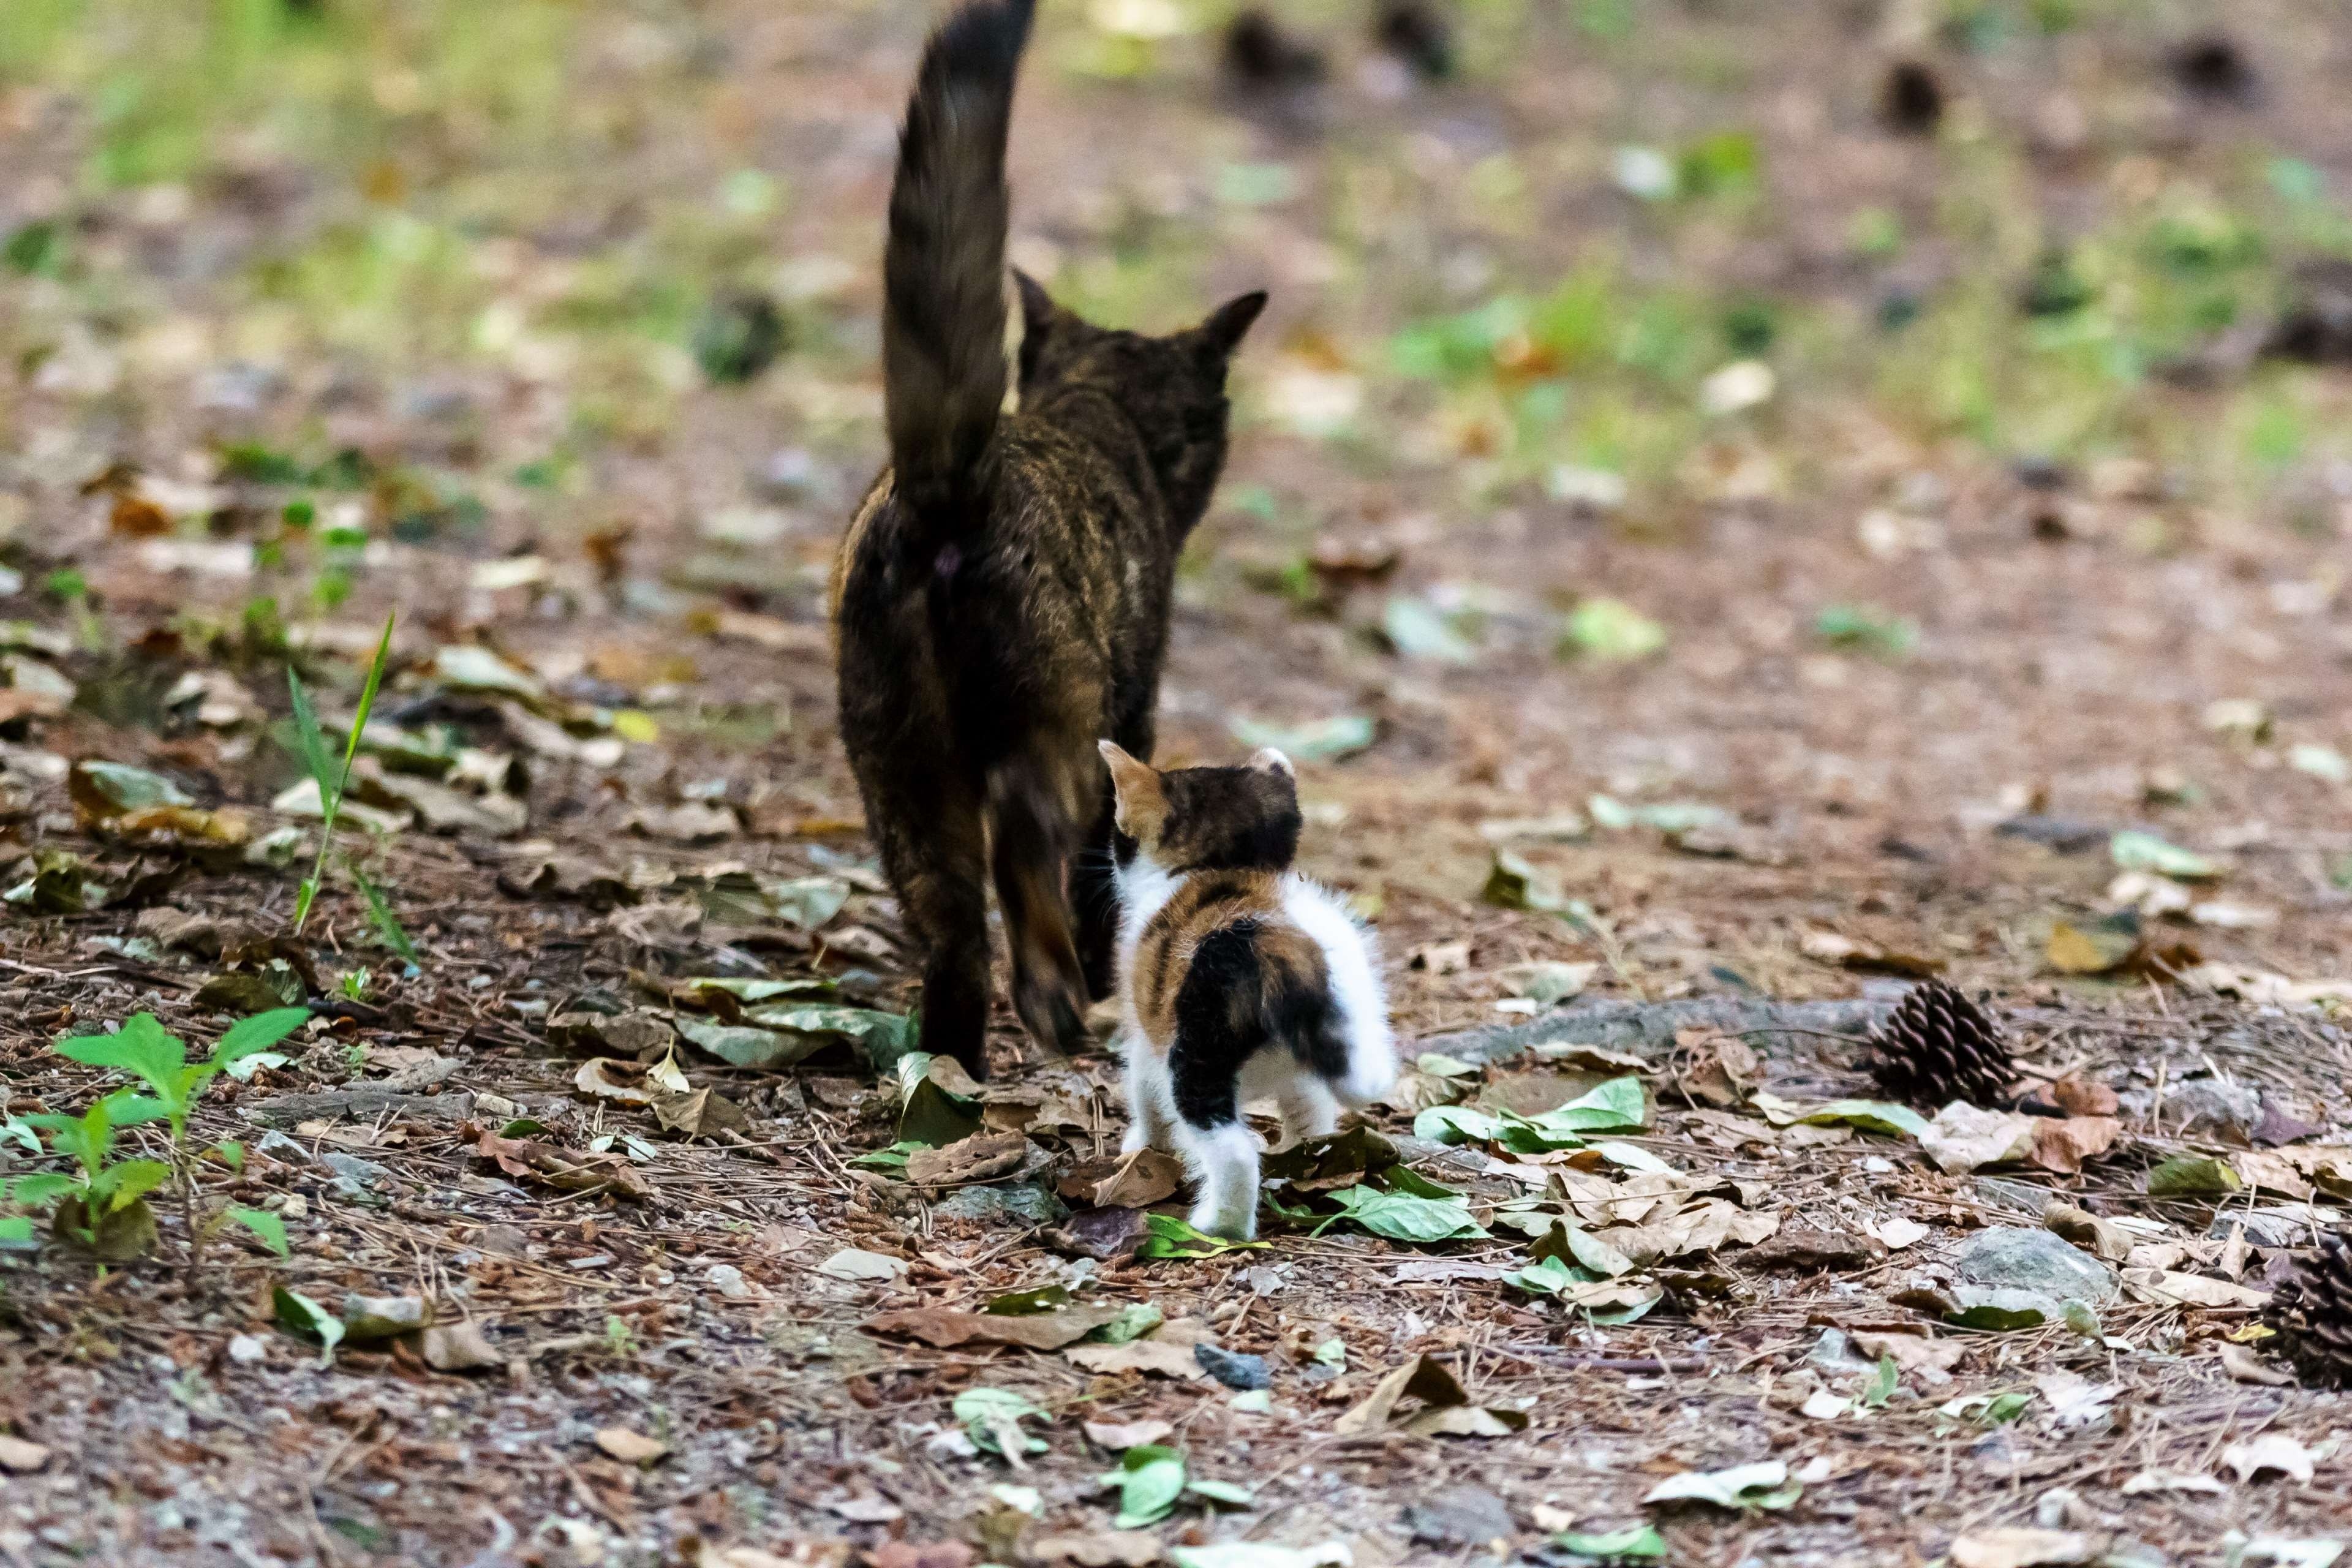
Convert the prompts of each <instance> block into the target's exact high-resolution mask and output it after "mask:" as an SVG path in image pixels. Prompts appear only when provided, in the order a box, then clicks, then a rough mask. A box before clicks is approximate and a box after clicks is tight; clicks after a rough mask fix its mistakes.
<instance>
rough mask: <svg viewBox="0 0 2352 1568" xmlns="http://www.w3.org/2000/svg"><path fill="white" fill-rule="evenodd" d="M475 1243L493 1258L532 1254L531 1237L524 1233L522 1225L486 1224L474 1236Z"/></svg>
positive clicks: (520, 1256) (528, 1255) (522, 1256)
mask: <svg viewBox="0 0 2352 1568" xmlns="http://www.w3.org/2000/svg"><path fill="white" fill-rule="evenodd" d="M474 1245H475V1246H477V1247H480V1248H481V1249H482V1250H483V1251H484V1252H487V1253H488V1254H489V1255H490V1256H491V1257H493V1258H528V1257H530V1237H528V1236H526V1235H524V1234H523V1231H522V1227H521V1226H512V1225H486V1226H483V1227H482V1233H481V1234H480V1235H479V1236H478V1237H475V1238H474Z"/></svg>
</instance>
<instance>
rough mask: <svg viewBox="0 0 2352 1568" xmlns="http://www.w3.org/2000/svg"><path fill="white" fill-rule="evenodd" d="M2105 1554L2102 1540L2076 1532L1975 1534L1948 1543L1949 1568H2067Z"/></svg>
mask: <svg viewBox="0 0 2352 1568" xmlns="http://www.w3.org/2000/svg"><path fill="white" fill-rule="evenodd" d="M2105 1550H2106V1542H2105V1537H2103V1536H2095V1535H2091V1534H2088V1533H2086V1532H2084V1531H2079V1530H2024V1529H2006V1530H1979V1531H1971V1532H1970V1533H1969V1534H1967V1535H1963V1536H1961V1537H1960V1538H1959V1539H1958V1540H1957V1541H1955V1542H1952V1568H2071V1565H2073V1564H2075V1563H2093V1562H2096V1561H2097V1560H2098V1557H2099V1554H2100V1553H2101V1552H2105Z"/></svg>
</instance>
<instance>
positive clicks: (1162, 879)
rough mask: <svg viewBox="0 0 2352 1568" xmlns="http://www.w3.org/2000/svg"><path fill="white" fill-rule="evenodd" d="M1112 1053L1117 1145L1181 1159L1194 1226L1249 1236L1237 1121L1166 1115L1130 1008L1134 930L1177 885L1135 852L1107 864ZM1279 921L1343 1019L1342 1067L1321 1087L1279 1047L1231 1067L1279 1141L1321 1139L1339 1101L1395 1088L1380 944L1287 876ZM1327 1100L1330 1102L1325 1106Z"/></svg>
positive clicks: (1363, 1100) (1330, 902)
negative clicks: (1115, 1012) (1112, 884)
mask: <svg viewBox="0 0 2352 1568" xmlns="http://www.w3.org/2000/svg"><path fill="white" fill-rule="evenodd" d="M1117 878H1118V902H1119V932H1118V1004H1119V1016H1120V1021H1121V1029H1120V1049H1121V1051H1122V1053H1123V1054H1124V1055H1125V1057H1126V1058H1127V1099H1128V1117H1129V1120H1128V1128H1127V1138H1126V1142H1125V1143H1124V1145H1123V1147H1124V1148H1126V1149H1127V1150H1128V1151H1129V1152H1132V1151H1134V1150H1137V1149H1141V1148H1146V1147H1150V1148H1155V1149H1161V1150H1166V1151H1169V1152H1173V1153H1177V1154H1181V1156H1183V1159H1184V1163H1185V1164H1186V1165H1187V1166H1189V1167H1190V1168H1191V1170H1192V1175H1193V1178H1194V1180H1195V1181H1196V1182H1197V1183H1198V1184H1199V1188H1198V1195H1197V1197H1196V1198H1195V1201H1194V1203H1193V1207H1192V1226H1193V1228H1194V1229H1196V1230H1203V1231H1208V1232H1210V1233H1212V1234H1214V1235H1218V1236H1231V1237H1243V1238H1244V1239H1246V1238H1249V1237H1255V1235H1256V1234H1257V1194H1258V1141H1257V1135H1256V1134H1255V1133H1254V1132H1252V1131H1250V1130H1249V1127H1248V1124H1247V1123H1245V1122H1242V1121H1234V1122H1231V1123H1228V1124H1226V1125H1224V1126H1222V1127H1215V1128H1206V1127H1194V1126H1192V1125H1191V1124H1189V1123H1187V1122H1186V1121H1184V1119H1183V1118H1182V1117H1181V1116H1180V1115H1179V1114H1178V1113H1177V1110H1176V1100H1175V1091H1174V1088H1173V1086H1172V1085H1171V1083H1170V1081H1169V1077H1168V1063H1167V1059H1166V1058H1164V1057H1163V1056H1161V1055H1160V1052H1159V1051H1157V1050H1155V1049H1153V1048H1152V1046H1151V1043H1150V1040H1149V1039H1148V1038H1147V1037H1146V1036H1145V1035H1144V1032H1143V1025H1142V1020H1141V1019H1140V1018H1139V1016H1137V1013H1136V1010H1135V986H1134V984H1133V981H1134V974H1135V952H1136V948H1137V946H1138V944H1139V942H1141V940H1142V937H1143V928H1144V927H1145V926H1147V925H1149V924H1150V921H1151V917H1152V916H1154V915H1156V914H1158V913H1159V912H1160V910H1161V909H1163V908H1164V907H1166V905H1167V903H1168V900H1170V899H1171V898H1173V897H1174V896H1175V894H1176V891H1177V889H1180V888H1181V887H1182V886H1183V885H1184V882H1185V878H1184V877H1181V876H1171V875H1169V874H1168V873H1167V872H1166V871H1164V870H1162V869H1161V868H1160V867H1158V866H1156V865H1153V864H1152V863H1151V861H1150V858H1149V857H1147V856H1143V855H1138V856H1137V857H1136V858H1134V859H1133V860H1131V861H1130V862H1129V863H1128V864H1127V865H1125V866H1121V867H1119V868H1118V872H1117ZM1282 913H1283V915H1284V917H1285V918H1286V919H1287V920H1288V921H1291V923H1293V924H1294V925H1296V926H1297V927H1298V928H1299V930H1301V931H1305V932H1306V933H1307V936H1308V938H1309V939H1311V940H1312V941H1313V942H1314V943H1315V945H1316V946H1317V948H1318V949H1319V950H1321V952H1322V954H1323V966H1324V972H1325V973H1327V974H1328V975H1329V977H1330V983H1331V994H1332V1000H1333V1001H1334V1002H1335V1003H1336V1004H1337V1005H1338V1006H1339V1012H1340V1015H1341V1016H1342V1018H1343V1020H1344V1029H1345V1033H1346V1036H1347V1040H1348V1070H1347V1072H1346V1074H1345V1075H1344V1076H1343V1077H1341V1078H1340V1079H1338V1080H1337V1081H1327V1080H1326V1079H1323V1078H1321V1077H1319V1076H1318V1075H1317V1074H1315V1073H1313V1072H1310V1071H1308V1070H1307V1069H1306V1068H1303V1067H1301V1066H1300V1065H1299V1064H1298V1061H1297V1058H1295V1057H1293V1056H1291V1055H1290V1054H1289V1053H1288V1052H1287V1051H1284V1050H1280V1049H1268V1050H1262V1051H1260V1052H1258V1053H1257V1054H1256V1055H1255V1056H1254V1057H1252V1058H1250V1059H1249V1060H1248V1061H1247V1062H1245V1063H1244V1064H1243V1066H1242V1072H1241V1086H1240V1091H1239V1092H1240V1099H1241V1100H1242V1101H1243V1102H1244V1103H1246V1102H1248V1101H1250V1100H1261V1099H1271V1100H1274V1101H1275V1102H1276V1104H1277V1105H1279V1106H1280V1107H1281V1110H1282V1131H1283V1141H1284V1142H1286V1143H1287V1142H1293V1141H1295V1140H1297V1139H1300V1138H1316V1137H1321V1136H1323V1135H1325V1134H1327V1133H1329V1132H1331V1131H1335V1130H1336V1129H1337V1127H1338V1125H1339V1105H1338V1103H1337V1101H1338V1100H1345V1101H1346V1102H1347V1103H1349V1104H1350V1105H1366V1104H1370V1102H1371V1101H1373V1100H1378V1099H1380V1098H1381V1096H1382V1095H1384V1094H1386V1093H1388V1092H1389V1090H1390V1089H1391V1088H1392V1087H1394V1085H1395V1083H1396V1073H1397V1063H1396V1041H1395V1037H1393V1036H1392V1035H1391V1033H1390V1030H1389V1010H1388V996H1387V993H1386V991H1385V990H1384V989H1383V988H1382V986H1381V972H1380V959H1379V948H1378V945H1377V943H1376V942H1375V940H1374V938H1373V936H1372V933H1371V932H1370V931H1367V930H1366V929H1365V928H1364V926H1363V924H1362V922H1361V921H1358V920H1357V919H1356V917H1355V916H1354V915H1353V914H1351V913H1349V910H1348V908H1347V906H1346V905H1345V904H1343V903H1341V902H1340V901H1339V896H1338V895H1337V894H1335V893H1333V892H1332V891H1331V890H1330V889H1328V888H1325V887H1323V886H1321V885H1320V884H1318V883H1317V882H1315V881H1313V880H1312V879H1308V878H1306V877H1303V876H1300V875H1299V874H1298V873H1297V872H1296V871H1291V872H1286V873H1285V874H1284V876H1283V879H1282ZM1335 1097H1336V1098H1335Z"/></svg>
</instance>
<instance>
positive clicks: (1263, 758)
mask: <svg viewBox="0 0 2352 1568" xmlns="http://www.w3.org/2000/svg"><path fill="white" fill-rule="evenodd" d="M1249 765H1250V766H1251V767H1253V768H1255V769H1256V770H1257V771H1258V772H1259V773H1280V774H1281V775H1282V776H1283V777H1284V778H1286V779H1295V778H1297V776H1298V770H1297V768H1294V767H1292V766H1291V765H1290V759H1289V758H1288V757H1286V756H1284V755H1283V754H1282V753H1281V752H1278V751H1276V750H1275V749H1274V748H1273V747H1272V746H1268V747H1266V748H1265V750H1264V751H1262V752H1258V754H1257V755H1255V756H1254V757H1252V758H1251V759H1250V760H1249Z"/></svg>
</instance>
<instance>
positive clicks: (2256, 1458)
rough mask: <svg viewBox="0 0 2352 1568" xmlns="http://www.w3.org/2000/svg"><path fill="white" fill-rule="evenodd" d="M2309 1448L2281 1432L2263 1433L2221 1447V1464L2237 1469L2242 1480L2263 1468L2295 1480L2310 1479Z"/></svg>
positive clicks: (2251, 1476)
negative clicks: (2241, 1441) (2244, 1440)
mask: <svg viewBox="0 0 2352 1568" xmlns="http://www.w3.org/2000/svg"><path fill="white" fill-rule="evenodd" d="M2311 1460H2312V1455H2311V1450H2310V1449H2308V1448H2306V1447H2304V1446H2303V1445H2302V1444H2301V1443H2299V1442H2297V1441H2295V1439H2294V1438H2293V1437H2290V1436H2287V1435H2286V1434H2285V1433H2284V1432H2265V1433H2264V1434H2263V1435H2262V1436H2259V1437H2255V1438H2252V1439H2251V1440H2249V1441H2247V1442H2243V1443H2232V1444H2231V1445H2230V1446H2229V1447H2226V1448H2224V1449H2222V1450H2221V1463H2222V1465H2223V1466H2224V1467H2225V1468H2229V1469H2231V1470H2234V1471H2236V1472H2237V1475H2238V1479H2240V1480H2242V1481H2251V1480H2252V1479H2254V1478H2255V1477H2257V1476H2259V1475H2261V1474H2263V1472H2264V1471H2265V1470H2276V1471H2278V1472H2279V1474H2281V1475H2283V1476H2287V1477H2290V1478H2292V1479H2294V1480H2298V1481H2308V1480H2310V1479H2311Z"/></svg>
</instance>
